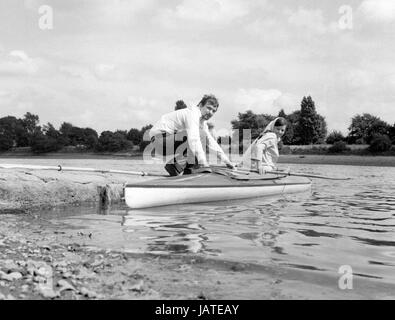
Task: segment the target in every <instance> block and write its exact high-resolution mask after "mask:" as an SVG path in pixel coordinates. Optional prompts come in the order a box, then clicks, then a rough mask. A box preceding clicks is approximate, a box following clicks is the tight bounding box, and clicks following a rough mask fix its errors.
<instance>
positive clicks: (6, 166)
mask: <svg viewBox="0 0 395 320" xmlns="http://www.w3.org/2000/svg"><path fill="white" fill-rule="evenodd" d="M0 168H2V169H32V170H56V171H82V172H100V173H119V174H130V175H136V176H152V177H164V176H165V175H163V174H159V173H150V172H145V171H127V170H103V169H95V168H79V167H63V166H61V165H57V166H36V165H24V164H0Z"/></svg>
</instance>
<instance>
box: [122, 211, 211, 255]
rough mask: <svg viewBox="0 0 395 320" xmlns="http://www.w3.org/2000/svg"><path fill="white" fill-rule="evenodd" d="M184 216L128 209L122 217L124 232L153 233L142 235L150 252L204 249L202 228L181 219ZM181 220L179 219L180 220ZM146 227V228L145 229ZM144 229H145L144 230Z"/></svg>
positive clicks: (199, 250) (192, 251)
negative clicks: (154, 213) (153, 213)
mask: <svg viewBox="0 0 395 320" xmlns="http://www.w3.org/2000/svg"><path fill="white" fill-rule="evenodd" d="M184 219H185V218H182V217H177V216H172V215H152V214H151V215H150V214H149V212H145V211H143V210H141V211H129V212H128V214H127V215H125V216H124V217H123V222H122V225H123V226H124V232H127V233H131V232H141V233H143V234H144V233H151V232H152V233H153V234H155V236H145V237H144V236H142V237H140V239H145V240H146V251H147V252H151V253H188V252H190V253H198V252H202V251H205V250H204V249H205V246H204V240H207V238H206V237H205V235H204V233H203V232H201V231H203V230H204V228H203V227H202V226H201V225H199V224H198V223H196V222H188V221H182V220H184ZM180 220H181V221H180ZM147 228H148V229H147ZM144 229H146V230H144Z"/></svg>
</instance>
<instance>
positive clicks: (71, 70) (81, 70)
mask: <svg viewBox="0 0 395 320" xmlns="http://www.w3.org/2000/svg"><path fill="white" fill-rule="evenodd" d="M59 71H60V72H61V73H63V74H65V75H68V76H71V77H73V78H80V79H83V80H93V79H95V77H94V75H93V74H92V73H91V71H90V70H89V69H88V68H85V67H80V66H74V65H66V66H60V67H59Z"/></svg>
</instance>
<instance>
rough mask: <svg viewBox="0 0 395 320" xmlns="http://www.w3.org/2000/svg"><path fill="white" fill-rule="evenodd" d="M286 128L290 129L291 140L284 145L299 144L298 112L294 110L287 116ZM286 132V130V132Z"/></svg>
mask: <svg viewBox="0 0 395 320" xmlns="http://www.w3.org/2000/svg"><path fill="white" fill-rule="evenodd" d="M287 121H288V127H289V128H290V129H292V139H291V141H288V143H285V142H284V143H285V144H301V138H300V133H299V121H300V110H296V111H294V112H292V113H290V114H289V115H287ZM287 131H288V130H287Z"/></svg>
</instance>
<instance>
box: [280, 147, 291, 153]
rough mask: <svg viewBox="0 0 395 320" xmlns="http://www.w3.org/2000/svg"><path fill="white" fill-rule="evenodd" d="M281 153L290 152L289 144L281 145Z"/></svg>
mask: <svg viewBox="0 0 395 320" xmlns="http://www.w3.org/2000/svg"><path fill="white" fill-rule="evenodd" d="M280 153H281V154H292V150H291V148H290V146H283V147H282V148H281V150H280Z"/></svg>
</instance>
